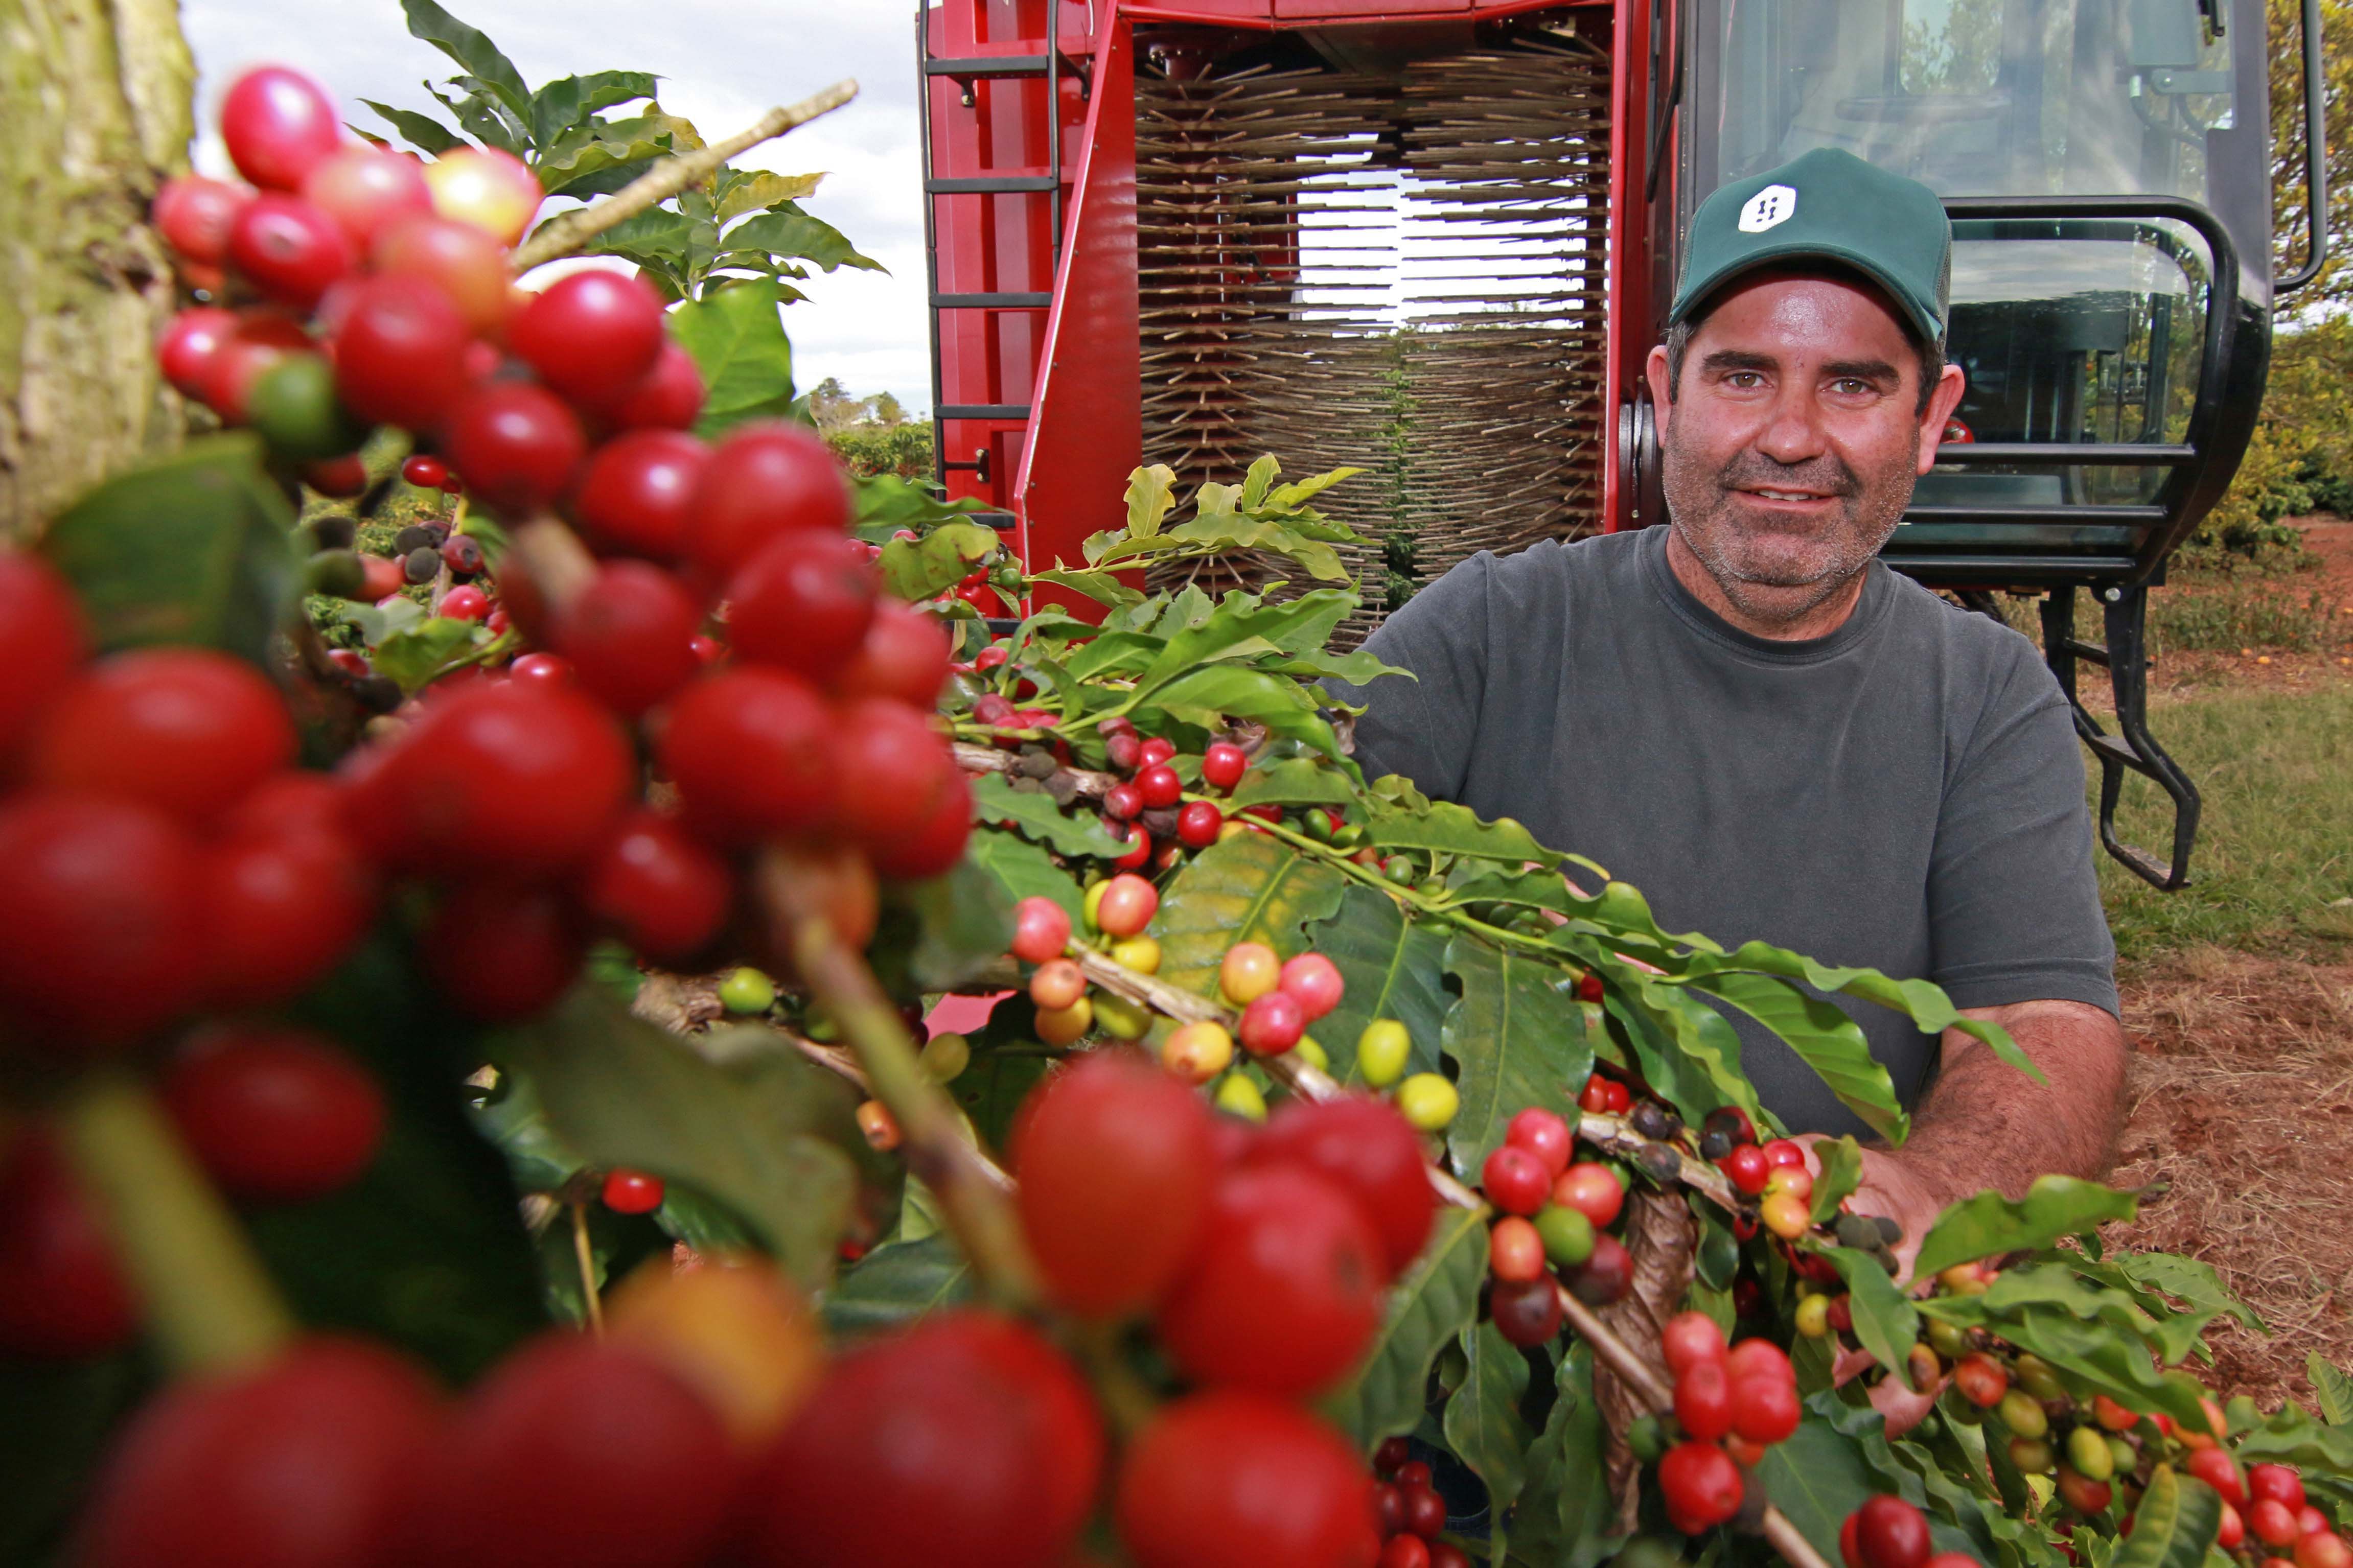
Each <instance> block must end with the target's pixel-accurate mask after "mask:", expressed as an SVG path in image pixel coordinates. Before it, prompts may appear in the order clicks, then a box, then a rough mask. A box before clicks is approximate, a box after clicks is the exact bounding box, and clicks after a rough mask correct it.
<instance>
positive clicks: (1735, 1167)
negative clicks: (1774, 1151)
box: [1716, 1143, 1773, 1197]
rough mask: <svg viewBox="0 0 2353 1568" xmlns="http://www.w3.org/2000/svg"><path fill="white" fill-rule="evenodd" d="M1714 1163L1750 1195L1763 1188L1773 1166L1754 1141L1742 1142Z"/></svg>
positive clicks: (1741, 1189)
mask: <svg viewBox="0 0 2353 1568" xmlns="http://www.w3.org/2000/svg"><path fill="white" fill-rule="evenodd" d="M1716 1163H1717V1164H1718V1165H1719V1166H1720V1167H1721V1168H1722V1169H1723V1171H1724V1173H1725V1175H1727V1176H1729V1177H1731V1178H1732V1184H1733V1185H1734V1186H1735V1187H1737V1188H1738V1189H1739V1190H1740V1191H1742V1192H1744V1193H1746V1194H1749V1195H1750V1196H1752V1197H1753V1196H1755V1195H1756V1194H1758V1193H1761V1192H1763V1191H1764V1190H1765V1184H1766V1183H1767V1181H1769V1180H1771V1179H1772V1175H1773V1167H1772V1165H1771V1163H1768V1162H1767V1160H1766V1158H1765V1151H1764V1150H1762V1149H1759V1148H1758V1147H1757V1145H1756V1144H1754V1143H1743V1144H1742V1145H1740V1147H1738V1148H1737V1149H1735V1150H1734V1151H1733V1152H1731V1153H1729V1154H1726V1155H1725V1157H1724V1158H1723V1159H1721V1160H1719V1161H1717V1162H1716Z"/></svg>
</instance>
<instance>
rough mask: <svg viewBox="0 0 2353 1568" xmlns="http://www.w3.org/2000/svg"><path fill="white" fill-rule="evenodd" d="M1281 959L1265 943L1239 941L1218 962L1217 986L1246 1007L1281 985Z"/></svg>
mask: <svg viewBox="0 0 2353 1568" xmlns="http://www.w3.org/2000/svg"><path fill="white" fill-rule="evenodd" d="M1281 982H1282V960H1281V959H1279V958H1277V957H1275V955H1274V949H1272V948H1271V947H1269V946H1267V945H1266V943H1264V942H1236V943H1234V945H1233V946H1231V947H1229V948H1228V949H1226V956H1225V957H1224V958H1223V959H1222V960H1220V961H1219V964H1218V989H1219V990H1220V991H1222V992H1224V993H1225V994H1226V996H1227V999H1228V1000H1229V1001H1231V1002H1232V1003H1233V1004H1234V1005H1236V1006H1238V1007H1247V1006H1249V1005H1250V1004H1251V1003H1253V1002H1255V1001H1257V1000H1258V999H1259V998H1260V997H1261V996H1263V995H1265V994H1267V993H1268V992H1270V991H1271V990H1273V989H1274V988H1275V986H1276V985H1277V984H1281Z"/></svg>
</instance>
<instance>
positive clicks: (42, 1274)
mask: <svg viewBox="0 0 2353 1568" xmlns="http://www.w3.org/2000/svg"><path fill="white" fill-rule="evenodd" d="M0 1215H5V1216H6V1218H5V1220H0V1353H5V1354H8V1355H19V1356H37V1357H82V1356H95V1355H103V1354H105V1353H106V1352H109V1351H111V1350H114V1349H117V1348H118V1347H120V1346H121V1345H123V1344H125V1343H127V1342H129V1340H130V1338H131V1336H132V1333H134V1332H136V1331H137V1330H138V1327H139V1313H138V1306H137V1303H136V1302H135V1301H133V1300H132V1295H131V1287H130V1284H129V1282H128V1281H126V1280H125V1279H123V1278H122V1270H121V1267H120V1266H119V1265H117V1264H116V1262H115V1260H114V1242H113V1239H112V1237H110V1236H109V1235H108V1234H107V1232H106V1229H105V1227H104V1226H102V1225H101V1224H100V1220H99V1216H98V1214H97V1213H96V1211H95V1210H93V1209H92V1207H91V1206H90V1198H89V1197H88V1195H87V1194H84V1193H83V1192H82V1190H81V1188H80V1186H79V1184H77V1183H76V1182H75V1180H74V1177H73V1173H72V1172H71V1171H70V1170H69V1169H68V1167H67V1165H66V1162H65V1156H64V1155H63V1153H62V1152H60V1151H59V1150H58V1145H57V1140H56V1139H55V1138H54V1137H53V1136H51V1134H50V1133H49V1131H47V1129H46V1128H43V1127H37V1126H21V1127H19V1128H18V1129H17V1131H16V1134H15V1136H13V1137H12V1138H11V1139H10V1140H9V1141H8V1143H7V1145H6V1147H5V1149H0Z"/></svg>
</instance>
